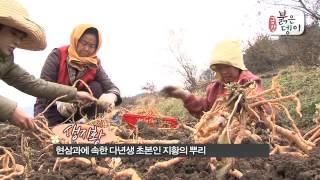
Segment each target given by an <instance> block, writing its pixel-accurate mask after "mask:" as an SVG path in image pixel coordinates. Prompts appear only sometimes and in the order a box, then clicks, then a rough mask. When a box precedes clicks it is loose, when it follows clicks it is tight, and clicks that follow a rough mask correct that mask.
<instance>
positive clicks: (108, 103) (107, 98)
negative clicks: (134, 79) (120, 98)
mask: <svg viewBox="0 0 320 180" xmlns="http://www.w3.org/2000/svg"><path fill="white" fill-rule="evenodd" d="M116 101H117V96H116V95H115V94H113V93H106V94H102V95H101V96H100V97H99V99H98V106H100V107H101V108H102V109H103V110H104V111H107V112H111V111H112V110H113V109H114V107H115V102H116Z"/></svg>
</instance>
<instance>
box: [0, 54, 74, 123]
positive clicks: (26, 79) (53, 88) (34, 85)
mask: <svg viewBox="0 0 320 180" xmlns="http://www.w3.org/2000/svg"><path fill="white" fill-rule="evenodd" d="M0 79H1V80H3V81H4V82H6V83H7V84H8V85H10V86H13V87H15V88H17V89H19V90H20V91H22V92H24V93H27V94H29V95H32V96H35V97H40V98H47V99H51V100H53V99H55V98H57V97H60V96H63V95H67V97H66V98H64V99H62V101H71V100H74V99H75V97H76V92H77V90H76V88H73V87H70V86H64V85H59V84H56V83H52V82H48V81H45V80H42V79H36V78H35V77H34V76H33V75H30V74H29V73H28V72H26V71H25V70H24V69H22V68H21V67H20V66H19V65H17V64H15V63H14V57H13V56H9V57H3V56H1V55H0ZM16 107H17V103H16V102H14V101H12V100H10V99H8V98H5V97H3V96H1V94H0V121H6V120H8V119H9V118H10V117H11V115H12V113H13V112H14V110H15V109H16Z"/></svg>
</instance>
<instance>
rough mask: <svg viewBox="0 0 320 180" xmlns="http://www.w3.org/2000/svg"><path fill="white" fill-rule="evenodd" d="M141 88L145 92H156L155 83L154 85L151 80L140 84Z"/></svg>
mask: <svg viewBox="0 0 320 180" xmlns="http://www.w3.org/2000/svg"><path fill="white" fill-rule="evenodd" d="M141 89H142V90H143V91H146V92H147V93H150V94H152V93H154V92H156V90H157V88H156V85H154V83H153V82H147V84H146V85H144V86H142V88H141Z"/></svg>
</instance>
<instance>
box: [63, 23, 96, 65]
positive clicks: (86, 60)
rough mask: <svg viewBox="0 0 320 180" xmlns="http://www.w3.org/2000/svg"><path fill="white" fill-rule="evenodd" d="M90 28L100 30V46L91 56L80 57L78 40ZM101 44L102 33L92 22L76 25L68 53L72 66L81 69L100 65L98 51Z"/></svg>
mask: <svg viewBox="0 0 320 180" xmlns="http://www.w3.org/2000/svg"><path fill="white" fill-rule="evenodd" d="M88 28H95V29H97V31H98V36H99V37H98V39H99V41H98V46H97V49H96V51H95V52H94V54H92V55H91V56H89V57H80V56H79V55H78V53H77V50H76V49H77V46H78V41H79V39H80V37H81V36H82V35H83V33H84V32H85V31H86V30H87V29H88ZM100 46H101V34H100V32H99V30H98V28H96V27H95V26H93V25H92V24H80V25H78V26H76V27H75V28H74V29H73V31H72V33H71V38H70V46H69V48H68V53H69V61H68V62H69V63H70V65H71V66H73V67H75V68H77V69H79V70H81V69H83V68H84V66H89V67H98V63H99V59H98V57H97V55H96V54H97V52H98V50H99V48H100Z"/></svg>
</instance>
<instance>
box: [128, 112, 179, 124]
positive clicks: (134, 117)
mask: <svg viewBox="0 0 320 180" xmlns="http://www.w3.org/2000/svg"><path fill="white" fill-rule="evenodd" d="M122 120H124V121H126V122H127V123H128V125H129V126H130V127H131V128H135V127H136V124H137V122H138V121H144V122H146V123H147V124H148V125H149V126H150V127H153V128H155V127H157V128H177V126H178V122H177V119H176V118H173V117H161V118H159V117H155V116H146V115H140V114H131V113H126V114H123V115H122Z"/></svg>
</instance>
